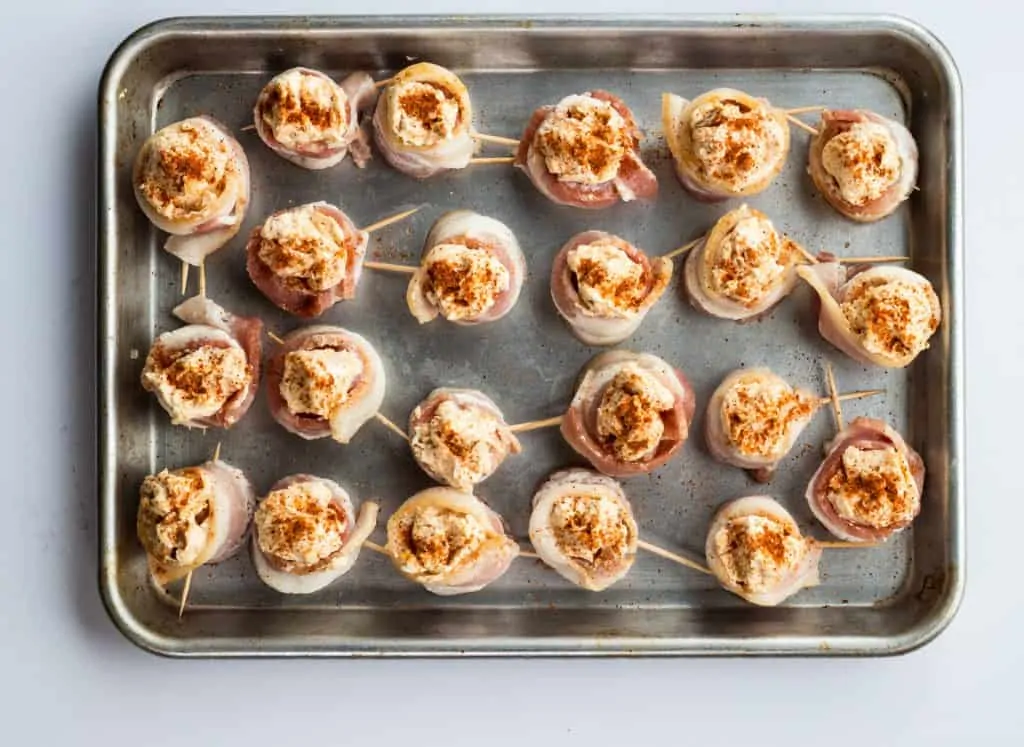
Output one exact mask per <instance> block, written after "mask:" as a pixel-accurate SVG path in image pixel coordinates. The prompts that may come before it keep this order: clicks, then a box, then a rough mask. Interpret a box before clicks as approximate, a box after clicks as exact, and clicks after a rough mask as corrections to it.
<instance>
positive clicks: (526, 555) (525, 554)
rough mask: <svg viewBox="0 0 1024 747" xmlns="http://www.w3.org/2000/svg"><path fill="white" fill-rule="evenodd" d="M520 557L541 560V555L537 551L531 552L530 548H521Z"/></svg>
mask: <svg viewBox="0 0 1024 747" xmlns="http://www.w3.org/2000/svg"><path fill="white" fill-rule="evenodd" d="M519 557H521V558H530V559H532V560H540V555H538V554H537V553H535V552H530V551H529V550H520V551H519Z"/></svg>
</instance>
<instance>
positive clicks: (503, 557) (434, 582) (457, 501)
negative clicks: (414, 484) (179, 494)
mask: <svg viewBox="0 0 1024 747" xmlns="http://www.w3.org/2000/svg"><path fill="white" fill-rule="evenodd" d="M430 506H433V507H436V508H441V509H448V510H451V511H453V512H454V513H457V514H468V515H470V516H472V517H474V518H475V519H476V520H477V521H478V522H479V523H480V524H481V525H482V526H484V527H486V530H487V531H488V532H489V536H488V537H487V538H486V539H484V541H483V543H482V544H481V546H480V547H479V548H478V549H477V551H476V553H475V555H474V557H472V558H469V559H467V560H466V561H465V562H463V563H462V564H461V565H459V566H457V567H455V568H452V569H450V570H448V571H447V572H445V573H441V574H426V573H423V574H421V573H416V572H414V570H411V569H409V568H405V567H403V565H402V557H403V554H404V553H407V547H408V545H407V542H406V539H405V537H404V536H403V531H402V522H403V521H404V520H405V519H406V518H408V517H410V516H414V515H415V514H416V512H418V511H421V510H423V509H425V508H427V507H430ZM387 530H388V541H387V550H388V555H389V556H390V557H391V560H392V562H393V563H394V565H395V568H396V569H397V570H398V572H399V573H401V574H402V575H403V576H405V577H406V578H408V579H410V580H411V581H415V582H416V583H419V584H421V585H422V586H423V588H425V589H426V590H427V591H429V592H431V593H432V594H437V595H439V596H453V595H456V594H469V593H472V592H476V591H480V590H481V589H483V588H484V587H485V586H487V585H488V584H491V583H493V582H494V581H496V580H497V579H499V578H500V577H501V576H502V575H504V573H505V572H506V571H507V570H508V569H509V566H511V565H512V561H513V560H515V559H516V557H518V555H519V545H518V544H517V543H516V542H515V541H514V540H513V539H512V538H511V537H509V536H508V535H507V534H506V533H505V524H504V522H503V521H502V518H501V516H500V515H499V514H497V513H496V512H495V511H493V510H492V509H491V508H489V507H488V506H486V505H485V504H484V503H483V501H481V500H480V499H479V498H477V497H476V496H475V495H471V494H470V493H463V492H460V491H458V490H454V489H453V488H444V487H435V488H427V489H426V490H422V491H420V492H419V493H417V494H416V495H414V496H412V497H411V498H409V499H408V500H406V501H405V503H403V504H402V505H401V506H399V507H398V510H396V511H395V513H393V514H392V515H391V518H390V519H388V526H387Z"/></svg>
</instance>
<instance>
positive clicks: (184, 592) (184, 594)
mask: <svg viewBox="0 0 1024 747" xmlns="http://www.w3.org/2000/svg"><path fill="white" fill-rule="evenodd" d="M191 589H192V571H189V572H188V575H186V576H185V585H184V586H183V587H182V589H181V603H180V604H179V605H178V619H179V620H180V619H181V616H182V615H184V614H185V605H186V604H187V603H188V593H189V591H191Z"/></svg>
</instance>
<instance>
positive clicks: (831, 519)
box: [806, 417, 925, 542]
mask: <svg viewBox="0 0 1024 747" xmlns="http://www.w3.org/2000/svg"><path fill="white" fill-rule="evenodd" d="M851 448H854V449H858V450H860V451H869V452H870V451H877V450H882V449H885V450H889V449H894V450H895V451H896V452H897V453H898V454H899V455H900V456H901V457H902V458H903V459H904V460H905V462H906V465H907V467H908V469H909V472H910V475H911V477H912V478H913V485H912V486H907V487H909V488H911V489H910V491H909V494H908V495H905V496H903V497H902V498H901V499H899V500H902V501H905V502H906V503H908V504H909V506H908V507H904V508H905V509H907V510H904V511H902V512H896V511H894V513H897V514H901V515H902V518H900V519H899V520H898V521H895V522H893V523H891V524H888V525H885V526H873V525H871V524H870V523H858V522H855V521H853V520H851V519H850V518H847V517H844V516H841V515H840V513H839V511H838V510H837V508H836V505H835V504H834V503H833V501H832V499H831V498H830V491H829V483H830V482H831V481H832V479H833V478H834V477H835V476H836V475H837V474H841V473H842V472H843V471H844V467H843V457H844V455H845V454H846V452H847V450H848V449H851ZM924 479H925V467H924V461H923V460H922V459H921V456H920V454H918V453H917V452H916V451H914V450H913V449H912V448H911V447H910V446H908V445H907V442H906V441H905V440H904V439H903V437H902V436H900V434H899V433H897V432H896V430H895V429H893V428H892V427H890V426H889V425H888V424H887V423H885V422H884V421H881V420H877V419H875V418H864V417H860V418H855V419H854V420H853V421H852V422H850V423H849V425H847V426H846V427H845V428H844V429H843V430H842V431H841V432H840V433H839V434H837V435H836V437H835V438H834V439H832V441H831V442H830V443H829V444H827V446H826V456H825V459H824V461H822V463H821V466H819V467H818V469H817V470H816V471H815V473H814V475H813V476H812V477H811V480H810V483H809V484H808V486H807V492H806V498H807V505H809V506H810V508H811V511H812V512H813V513H814V515H815V517H816V518H817V519H818V521H820V522H821V523H822V525H823V526H824V527H825V528H826V529H828V531H829V532H831V533H832V534H833V535H835V536H836V537H838V538H839V539H841V540H845V541H847V542H881V541H884V540H886V539H888V538H889V537H891V536H892V535H894V534H896V533H897V532H900V531H902V530H904V529H906V528H907V527H908V526H910V524H911V523H912V522H913V520H914V519H915V518H916V517H917V515H918V514H919V513H920V510H921V496H922V495H923V493H924ZM891 487H892V486H890V485H886V484H884V482H883V481H882V479H881V478H877V477H876V478H874V479H873V480H872V481H866V482H865V483H864V485H863V488H864V490H865V491H870V492H868V493H867V494H866V495H865V498H866V499H867V500H868V502H869V503H871V504H875V503H878V502H880V501H886V502H891V501H892V500H893V495H892V493H891ZM894 508H899V507H894Z"/></svg>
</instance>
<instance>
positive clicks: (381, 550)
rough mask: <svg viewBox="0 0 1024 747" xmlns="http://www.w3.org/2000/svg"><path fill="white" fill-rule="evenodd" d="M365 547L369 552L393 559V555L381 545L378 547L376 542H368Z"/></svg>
mask: <svg viewBox="0 0 1024 747" xmlns="http://www.w3.org/2000/svg"><path fill="white" fill-rule="evenodd" d="M363 547H365V548H366V549H367V550H373V551H374V552H376V553H380V554H381V555H387V556H388V557H389V558H390V557H391V553H389V552H388V551H387V550H386V549H385V548H384V547H382V546H381V545H378V544H377V543H376V542H371V541H370V540H366V541H365V542H364V543H363Z"/></svg>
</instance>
